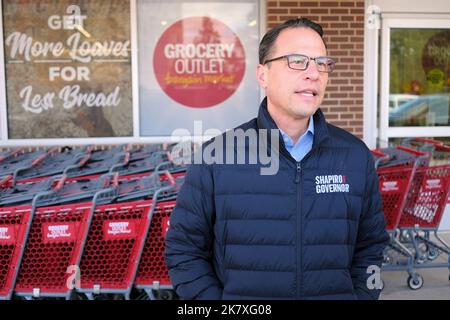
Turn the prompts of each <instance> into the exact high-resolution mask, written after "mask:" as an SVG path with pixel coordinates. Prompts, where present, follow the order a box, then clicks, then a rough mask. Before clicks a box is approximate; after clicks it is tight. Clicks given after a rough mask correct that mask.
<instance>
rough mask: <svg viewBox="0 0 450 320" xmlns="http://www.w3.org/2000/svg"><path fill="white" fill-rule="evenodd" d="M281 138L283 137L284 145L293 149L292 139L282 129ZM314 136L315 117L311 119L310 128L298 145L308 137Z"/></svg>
mask: <svg viewBox="0 0 450 320" xmlns="http://www.w3.org/2000/svg"><path fill="white" fill-rule="evenodd" d="M280 133H281V136H282V137H283V141H284V144H285V145H286V147H293V146H294V143H293V142H292V139H291V137H290V136H289V135H288V134H287V133H285V132H284V131H283V130H282V129H280ZM308 134H309V135H311V136H314V116H311V117H310V118H309V126H308V129H307V130H306V132H305V133H304V134H303V135H302V136H301V137H300V138H299V139H298V141H297V144H298V143H299V142H300V140H302V139H303V138H304V137H305V136H306V135H308Z"/></svg>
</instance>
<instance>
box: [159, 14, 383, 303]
mask: <svg viewBox="0 0 450 320" xmlns="http://www.w3.org/2000/svg"><path fill="white" fill-rule="evenodd" d="M322 35H323V32H322V28H321V26H320V25H318V24H316V23H314V22H312V21H310V20H308V19H305V18H301V19H294V20H289V21H287V22H285V23H284V24H282V25H280V26H278V27H276V28H274V29H272V30H271V31H269V32H268V33H267V34H266V35H265V36H264V38H263V39H262V41H261V44H260V49H259V50H260V52H259V55H260V56H259V59H260V64H259V65H258V67H257V78H258V81H259V84H260V85H261V87H262V88H264V89H265V92H266V96H267V98H266V99H264V101H263V102H262V104H261V106H260V110H259V115H258V117H257V118H256V119H253V120H252V121H250V122H248V123H246V124H244V125H242V126H240V127H239V128H238V129H242V130H247V131H248V130H256V131H261V130H264V129H267V130H271V129H279V130H280V131H279V132H280V134H279V136H278V137H279V139H280V141H279V144H280V148H279V149H280V150H279V170H278V172H277V174H275V175H261V172H260V170H259V166H257V165H256V166H254V165H251V164H244V165H242V164H241V165H227V164H225V165H220V164H199V165H192V166H191V167H190V168H189V171H188V174H187V177H186V181H185V184H184V186H183V188H182V190H181V191H180V194H179V197H178V201H177V206H176V208H175V210H174V213H173V215H172V217H171V223H170V224H171V227H170V229H169V232H168V235H167V240H166V261H167V265H168V268H169V274H170V277H171V280H172V282H173V285H174V287H175V289H176V292H177V293H178V295H179V296H180V297H181V298H184V299H377V298H378V296H379V294H380V290H378V289H376V286H375V288H374V285H373V284H374V283H375V284H376V282H377V281H372V278H373V279H375V278H376V277H377V276H378V282H379V274H378V275H377V274H372V271H373V270H379V269H377V267H380V265H381V262H382V255H383V249H384V247H385V245H386V244H387V240H388V235H387V233H386V231H385V229H384V227H385V223H384V216H383V213H382V209H381V199H380V194H379V191H378V180H377V175H376V172H375V169H374V163H373V160H372V156H371V154H370V152H369V150H368V149H367V147H366V146H365V145H364V144H363V142H361V141H360V140H359V139H357V138H355V137H354V136H352V135H351V134H349V133H347V132H346V131H344V130H341V129H338V128H336V127H334V126H332V125H330V124H328V123H326V121H325V119H324V116H323V114H322V112H321V111H320V109H318V107H319V106H320V104H321V102H322V100H323V97H324V94H325V88H326V85H327V82H328V74H329V72H331V71H332V69H333V67H334V61H333V60H332V59H330V58H328V57H327V56H326V54H327V52H326V47H325V44H324V41H323V39H322ZM235 130H237V129H235ZM262 145H264V144H262ZM271 145H272V144H271V143H270V141H269V142H268V143H267V148H268V147H269V146H271ZM258 146H261V141H258ZM251 147H252V146H251V145H247V146H246V147H245V148H251ZM227 150H228V149H227ZM237 151H239V150H238V148H237V147H236V148H235V149H234V152H237ZM228 152H230V151H228ZM371 277H372V278H371ZM369 278H370V279H369ZM371 281H372V282H371Z"/></svg>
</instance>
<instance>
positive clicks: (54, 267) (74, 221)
mask: <svg viewBox="0 0 450 320" xmlns="http://www.w3.org/2000/svg"><path fill="white" fill-rule="evenodd" d="M63 184H64V182H63V181H62V180H61V182H60V183H59V185H58V186H57V187H56V188H55V189H53V190H51V191H49V192H45V193H40V194H38V195H37V196H36V198H35V199H34V201H33V211H32V223H31V227H30V229H29V232H28V237H27V238H28V239H27V241H26V248H25V251H24V254H23V257H22V259H21V264H20V270H19V272H18V276H17V280H16V283H15V287H14V294H15V296H18V297H25V298H28V299H32V298H48V297H52V298H57V297H60V298H65V299H67V300H68V299H70V298H71V294H72V292H73V289H74V287H75V285H76V284H77V281H78V279H79V268H78V266H79V262H80V258H81V254H82V251H83V247H84V244H85V242H86V236H87V232H88V230H89V226H90V223H91V220H92V215H93V212H94V211H95V208H96V207H97V205H98V203H100V202H102V201H110V199H112V198H114V195H115V189H114V188H112V187H111V188H106V189H102V190H98V191H97V192H96V193H95V195H94V196H93V199H90V200H91V202H82V203H75V204H67V205H52V206H48V205H49V204H51V203H53V200H54V198H55V194H58V193H60V192H61V188H62V186H63ZM58 198H60V197H58ZM49 200H50V201H49Z"/></svg>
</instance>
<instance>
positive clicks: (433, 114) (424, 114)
mask: <svg viewBox="0 0 450 320" xmlns="http://www.w3.org/2000/svg"><path fill="white" fill-rule="evenodd" d="M449 119H450V94H433V95H423V96H418V98H416V99H413V100H410V101H407V102H405V103H402V104H400V105H398V106H397V107H396V108H394V109H392V111H390V112H389V126H393V127H398V126H449V125H450V121H449Z"/></svg>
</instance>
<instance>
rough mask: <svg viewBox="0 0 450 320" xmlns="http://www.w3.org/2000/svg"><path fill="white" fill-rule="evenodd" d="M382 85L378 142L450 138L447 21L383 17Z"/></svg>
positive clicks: (381, 143) (449, 24) (448, 23)
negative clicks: (411, 138)
mask: <svg viewBox="0 0 450 320" xmlns="http://www.w3.org/2000/svg"><path fill="white" fill-rule="evenodd" d="M380 90H381V92H380V93H381V94H380V109H379V110H380V114H379V117H380V118H379V121H380V126H379V130H380V131H379V138H378V139H379V141H378V144H379V145H380V146H386V145H388V144H389V143H390V142H391V141H395V140H398V139H401V138H408V137H435V138H439V139H447V138H449V137H450V22H449V20H445V19H435V18H433V17H431V16H430V17H424V18H423V19H409V18H408V17H405V18H386V19H384V20H383V28H382V38H381V81H380Z"/></svg>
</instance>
